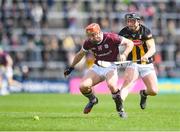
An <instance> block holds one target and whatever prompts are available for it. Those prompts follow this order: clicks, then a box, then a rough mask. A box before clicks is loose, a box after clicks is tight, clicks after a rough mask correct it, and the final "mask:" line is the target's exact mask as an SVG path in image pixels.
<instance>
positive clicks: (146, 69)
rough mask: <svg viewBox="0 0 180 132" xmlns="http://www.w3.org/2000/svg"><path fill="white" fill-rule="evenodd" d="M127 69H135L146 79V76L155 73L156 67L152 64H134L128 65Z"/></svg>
mask: <svg viewBox="0 0 180 132" xmlns="http://www.w3.org/2000/svg"><path fill="white" fill-rule="evenodd" d="M127 68H133V69H135V70H136V71H137V72H138V74H139V75H140V76H141V77H145V76H146V75H148V74H150V73H153V72H154V73H155V69H154V65H153V64H152V63H151V64H137V63H132V64H130V65H128V66H127Z"/></svg>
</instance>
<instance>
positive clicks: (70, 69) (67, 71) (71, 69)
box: [64, 67, 74, 77]
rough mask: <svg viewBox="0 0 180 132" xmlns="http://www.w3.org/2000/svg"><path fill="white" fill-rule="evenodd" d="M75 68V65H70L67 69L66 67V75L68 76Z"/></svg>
mask: <svg viewBox="0 0 180 132" xmlns="http://www.w3.org/2000/svg"><path fill="white" fill-rule="evenodd" d="M73 70H74V67H68V68H67V69H65V71H64V76H65V77H66V76H68V75H69V74H70V73H71V72H72V71H73Z"/></svg>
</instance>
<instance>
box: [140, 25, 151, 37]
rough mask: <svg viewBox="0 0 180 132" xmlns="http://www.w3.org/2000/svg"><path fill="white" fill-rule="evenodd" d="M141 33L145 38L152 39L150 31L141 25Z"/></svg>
mask: <svg viewBox="0 0 180 132" xmlns="http://www.w3.org/2000/svg"><path fill="white" fill-rule="evenodd" d="M141 32H142V34H143V36H144V37H145V38H151V37H152V33H151V30H150V29H149V28H148V27H146V26H144V25H141Z"/></svg>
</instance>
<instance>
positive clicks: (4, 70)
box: [0, 47, 13, 95]
mask: <svg viewBox="0 0 180 132" xmlns="http://www.w3.org/2000/svg"><path fill="white" fill-rule="evenodd" d="M12 66H13V60H12V58H11V56H10V55H9V54H7V53H6V52H4V51H3V49H2V48H1V47H0V95H8V94H9V91H8V86H9V85H11V84H12V83H13V69H12Z"/></svg>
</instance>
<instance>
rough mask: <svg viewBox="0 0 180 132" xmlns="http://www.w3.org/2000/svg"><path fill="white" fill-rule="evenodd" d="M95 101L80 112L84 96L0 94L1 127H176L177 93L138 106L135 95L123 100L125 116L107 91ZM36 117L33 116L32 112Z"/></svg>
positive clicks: (179, 110)
mask: <svg viewBox="0 0 180 132" xmlns="http://www.w3.org/2000/svg"><path fill="white" fill-rule="evenodd" d="M98 98H99V104H98V105H96V106H95V107H94V109H93V110H92V112H91V113H90V114H88V115H84V114H83V113H82V111H83V108H84V106H85V104H86V103H87V99H85V98H84V97H83V96H81V95H70V94H12V95H9V96H0V130H1V131H2V130H3V131H7V130H9V131H12V130H13V131H20V130H21V131H22V130H24V131H27V130H29V131H30V130H31V131H55V130H59V131H81V130H82V131H92V130H93V131H95V130H96V131H103V130H105V131H113V130H114V131H119V130H126V131H127V130H129V131H130V130H135V131H139V130H142V131H146V130H148V131H154V130H157V131H160V130H166V131H171V130H180V95H179V94H160V95H158V96H156V97H150V98H148V108H147V109H146V110H141V109H140V107H139V96H138V95H129V97H128V98H127V100H126V104H125V107H126V111H127V113H128V118H127V119H121V118H120V117H118V115H117V113H116V111H115V106H114V102H113V101H112V99H111V96H110V95H98ZM34 115H37V116H39V118H40V120H39V121H37V120H33V116H34Z"/></svg>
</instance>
